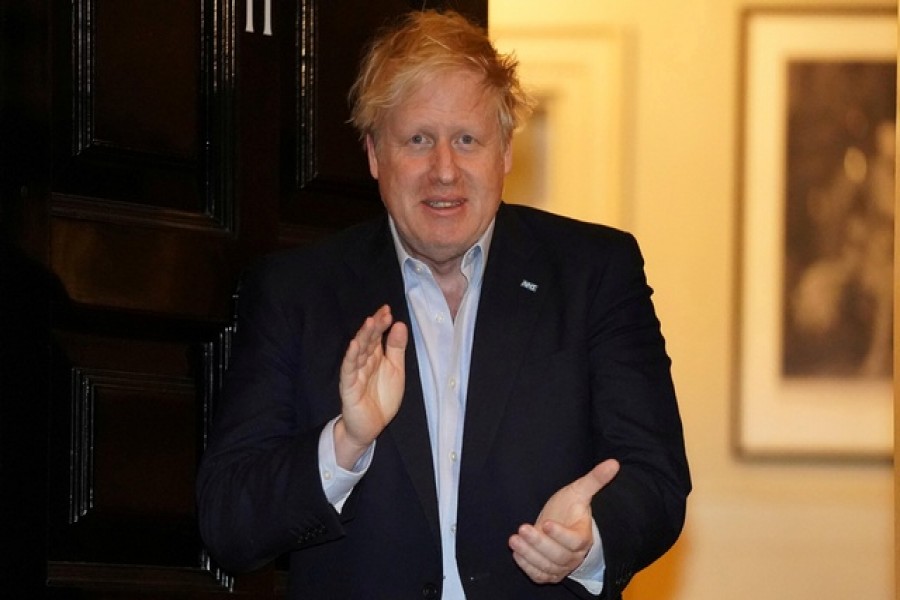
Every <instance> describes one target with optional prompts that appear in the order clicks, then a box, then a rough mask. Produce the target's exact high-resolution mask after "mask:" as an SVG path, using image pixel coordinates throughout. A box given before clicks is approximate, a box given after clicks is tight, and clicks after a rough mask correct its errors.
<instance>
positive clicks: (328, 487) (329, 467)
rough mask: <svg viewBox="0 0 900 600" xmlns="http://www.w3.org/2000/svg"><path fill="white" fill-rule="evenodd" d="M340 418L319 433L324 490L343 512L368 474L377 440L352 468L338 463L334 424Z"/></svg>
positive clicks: (330, 422) (329, 500)
mask: <svg viewBox="0 0 900 600" xmlns="http://www.w3.org/2000/svg"><path fill="white" fill-rule="evenodd" d="M340 418H341V417H340V416H337V417H335V418H334V419H332V420H331V421H329V422H328V423H327V424H326V425H325V428H324V429H322V433H321V434H320V435H319V477H320V478H321V480H322V490H324V492H325V497H326V498H327V499H328V502H330V503H331V505H332V506H334V508H335V510H336V511H338V512H341V509H342V508H343V507H344V502H346V501H347V498H349V497H350V492H352V491H353V487H354V486H355V485H356V484H357V483H359V480H360V479H362V477H363V475H365V474H366V471H367V470H368V469H369V465H370V464H372V456H373V455H374V454H375V442H372V445H370V446H369V447H368V448H367V449H366V451H365V453H363V455H362V456H361V457H360V458H359V460H358V461H356V464H355V465H353V468H352V469H351V470H349V471H348V470H347V469H344V468H343V467H341V466H340V465H338V463H337V456H336V454H335V451H334V424H335V423H337V422H338V419H340Z"/></svg>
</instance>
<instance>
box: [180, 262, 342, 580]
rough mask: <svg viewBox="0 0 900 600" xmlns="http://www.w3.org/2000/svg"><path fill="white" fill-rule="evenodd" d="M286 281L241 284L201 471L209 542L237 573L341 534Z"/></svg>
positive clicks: (258, 273) (263, 274)
mask: <svg viewBox="0 0 900 600" xmlns="http://www.w3.org/2000/svg"><path fill="white" fill-rule="evenodd" d="M279 279H280V278H279V277H278V276H277V275H275V274H273V273H272V272H270V270H269V269H267V268H265V267H261V268H257V269H255V270H253V271H252V272H250V273H249V274H248V275H247V276H246V277H245V278H244V280H243V281H242V284H241V286H240V290H239V294H238V319H237V324H236V331H235V336H234V343H233V349H232V356H231V360H230V364H229V368H228V370H227V372H226V375H225V382H224V385H223V390H222V397H221V402H220V406H219V407H218V409H217V414H216V415H215V418H214V424H213V427H212V428H211V433H210V436H209V440H208V446H207V448H206V451H205V452H204V455H203V457H202V460H201V464H200V467H199V472H198V478H197V503H198V520H199V525H200V531H201V535H202V537H203V540H204V542H205V544H206V545H207V547H208V549H209V552H210V555H211V556H212V558H213V559H214V560H215V561H216V562H217V563H218V564H220V565H221V566H222V567H223V568H224V569H226V570H228V571H246V570H252V569H255V568H257V567H260V566H262V565H264V564H265V563H267V562H269V561H271V560H273V559H274V558H276V557H278V556H279V555H281V554H283V553H285V552H288V551H290V550H295V549H299V548H302V547H304V546H306V545H310V544H318V543H322V542H324V541H327V540H330V539H336V538H338V537H340V536H341V535H342V527H341V523H340V518H339V517H338V515H337V513H336V512H335V511H334V509H333V508H332V506H331V505H330V504H329V503H328V501H327V499H326V497H325V494H324V491H323V490H322V485H321V479H320V475H319V470H318V438H319V434H320V432H321V429H322V424H319V423H313V422H311V421H310V419H309V417H308V415H305V414H304V411H303V410H301V409H300V408H299V407H300V406H301V404H300V398H299V396H300V395H302V394H303V393H304V392H303V391H302V390H303V389H307V388H305V387H304V386H301V385H300V384H299V383H298V378H299V377H301V376H302V375H301V374H302V372H303V371H302V369H301V368H300V365H301V360H302V356H301V348H302V345H301V342H299V341H298V340H300V339H302V331H301V330H302V327H303V324H302V323H301V322H299V319H298V318H297V316H296V314H295V312H296V311H294V312H292V311H291V310H289V308H288V307H289V306H290V305H289V304H287V303H286V302H285V301H283V300H282V298H286V297H287V293H285V292H284V287H283V285H280V283H279ZM279 292H281V293H279ZM334 393H335V394H337V388H336V387H335V390H334ZM335 414H337V413H335Z"/></svg>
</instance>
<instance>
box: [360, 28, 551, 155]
mask: <svg viewBox="0 0 900 600" xmlns="http://www.w3.org/2000/svg"><path fill="white" fill-rule="evenodd" d="M517 67H518V60H516V58H515V56H514V55H512V54H501V53H499V52H498V51H497V49H496V48H495V47H494V45H493V44H492V43H491V41H490V39H489V38H488V36H487V32H486V31H485V30H484V29H483V28H482V27H479V26H478V25H475V24H474V23H472V22H470V21H468V20H467V19H466V18H465V17H463V16H462V15H460V14H459V13H457V12H454V11H447V12H438V11H436V10H426V11H413V12H410V13H408V14H407V15H406V16H405V17H404V18H403V20H402V21H400V22H399V23H398V24H397V25H395V26H394V27H392V28H389V29H387V30H385V31H383V32H382V33H381V34H380V35H379V36H377V37H376V38H375V40H374V41H373V42H372V43H371V45H370V46H369V48H368V52H367V53H366V54H365V56H364V57H363V60H362V63H361V65H360V70H359V76H358V77H357V79H356V82H355V83H354V84H353V86H352V87H351V88H350V94H349V100H350V105H351V113H350V123H352V124H353V126H354V127H356V129H357V131H359V134H360V139H365V137H366V136H367V135H370V134H371V135H373V137H374V136H375V133H376V130H377V129H378V127H379V125H380V123H381V121H382V119H383V117H384V114H385V113H386V112H387V111H389V110H390V109H391V108H393V107H395V106H397V105H398V104H400V103H401V102H402V101H403V99H404V98H406V97H407V96H409V95H410V94H411V93H413V92H414V91H415V90H416V89H417V88H418V86H419V85H421V84H422V83H424V82H425V81H426V80H427V79H428V78H429V77H430V76H433V75H434V74H435V73H440V72H445V71H453V70H458V69H465V70H469V71H472V72H475V73H478V74H479V75H481V76H482V78H483V83H484V85H485V87H486V88H487V90H488V91H489V92H490V93H491V94H492V95H493V97H494V99H495V101H496V104H497V117H498V119H499V122H500V130H501V132H502V134H503V139H504V142H508V141H509V140H510V139H511V137H512V134H513V132H514V131H515V130H516V129H518V128H519V127H520V126H522V125H523V124H524V122H525V120H526V119H527V118H528V115H529V114H530V113H531V110H532V107H533V105H534V101H533V100H532V99H531V97H530V96H529V95H528V94H527V93H526V92H525V90H524V89H523V88H522V86H521V85H520V83H519V77H518V74H517V72H516V68H517Z"/></svg>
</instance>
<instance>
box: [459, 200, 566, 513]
mask: <svg viewBox="0 0 900 600" xmlns="http://www.w3.org/2000/svg"><path fill="white" fill-rule="evenodd" d="M539 257H540V254H539V253H537V252H535V241H534V239H533V238H532V237H531V236H530V235H529V233H528V231H527V229H525V228H524V227H523V225H522V223H521V222H520V220H519V218H518V216H517V214H516V213H515V212H514V211H513V210H511V209H510V208H509V207H506V206H501V209H500V211H499V212H498V215H497V221H496V226H495V230H494V237H493V239H492V241H491V248H490V253H489V256H488V264H487V267H486V271H485V275H484V285H483V287H482V290H481V299H480V301H479V305H478V320H477V322H476V325H475V339H474V342H473V348H472V360H471V367H470V371H469V373H470V374H469V387H468V392H467V396H466V416H465V430H464V433H463V460H462V465H461V473H460V497H461V499H462V498H465V497H466V490H467V489H468V488H471V487H472V486H474V485H476V483H477V482H478V481H479V473H480V471H481V469H482V468H483V466H484V462H485V459H486V457H487V456H488V453H489V452H490V448H491V445H492V444H493V441H494V438H495V436H496V433H497V428H498V426H499V424H500V421H501V418H502V416H503V413H504V411H505V410H506V409H507V407H508V405H509V403H510V401H511V390H512V386H513V384H514V383H515V379H516V377H517V374H518V372H519V370H520V368H521V365H522V361H523V359H524V357H525V353H526V351H527V349H528V348H529V346H530V344H532V343H533V341H532V340H531V334H532V332H533V331H534V328H535V323H536V322H537V319H538V316H539V314H540V311H541V307H542V306H543V304H544V298H545V296H546V290H547V286H548V285H549V284H551V279H552V273H551V269H550V267H549V265H548V263H547V262H546V261H545V260H543V259H540V258H539ZM542 286H543V287H542Z"/></svg>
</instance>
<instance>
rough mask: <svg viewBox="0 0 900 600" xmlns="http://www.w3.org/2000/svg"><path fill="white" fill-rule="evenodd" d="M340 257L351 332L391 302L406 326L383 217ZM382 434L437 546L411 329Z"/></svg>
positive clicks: (428, 444) (436, 521) (434, 490)
mask: <svg viewBox="0 0 900 600" xmlns="http://www.w3.org/2000/svg"><path fill="white" fill-rule="evenodd" d="M346 262H347V264H348V265H349V267H350V269H351V270H352V271H353V273H354V274H355V277H354V280H355V281H356V282H358V286H359V287H356V285H354V286H352V289H349V290H348V293H347V294H345V295H344V297H343V300H342V303H344V305H345V308H346V314H347V315H348V319H356V321H357V322H354V323H351V324H350V325H351V326H352V328H351V331H354V332H355V331H356V330H357V329H359V327H360V325H362V321H363V319H364V318H365V317H366V316H368V315H370V314H372V313H373V312H375V310H377V309H378V307H379V306H381V305H382V304H388V305H389V306H390V307H391V312H392V313H393V315H394V319H395V320H397V321H402V322H403V323H406V324H407V326H409V323H410V319H409V309H408V307H407V304H406V294H405V292H404V288H403V277H402V274H401V272H400V268H399V264H398V262H397V254H396V251H395V249H394V244H393V238H392V237H391V234H390V229H389V227H388V224H387V219H386V218H385V219H382V221H381V222H380V225H379V226H378V227H377V228H375V229H373V230H372V231H371V235H365V236H362V239H361V240H360V242H359V243H358V244H356V245H354V246H352V247H351V248H350V250H349V251H348V253H347V255H346ZM385 436H388V437H389V438H390V439H389V440H388V439H385V440H384V442H391V443H393V444H394V445H395V446H396V448H397V452H398V454H399V455H400V457H401V460H402V462H403V466H404V468H405V469H406V470H407V472H408V473H409V477H410V479H411V480H412V482H413V486H414V488H415V490H416V494H417V495H418V497H419V501H420V502H421V504H422V509H423V510H424V512H425V515H426V518H427V520H428V523H429V525H430V527H431V530H432V533H433V534H434V537H435V541H436V543H437V544H438V545H440V524H439V518H438V505H437V488H436V485H435V481H434V467H433V465H432V460H431V442H430V441H429V439H428V421H427V419H426V416H425V403H424V400H423V397H422V384H421V383H420V377H419V363H418V360H417V358H416V349H415V343H414V341H413V336H412V332H411V331H410V336H409V345H408V346H407V351H406V389H405V392H404V395H403V401H402V403H401V404H400V410H399V411H398V412H397V416H396V417H394V420H393V421H391V423H390V424H389V425H388V427H387V429H386V430H385V433H384V434H382V437H383V438H384V437H385ZM384 442H382V443H384ZM376 453H377V450H376ZM387 493H389V491H387Z"/></svg>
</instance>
